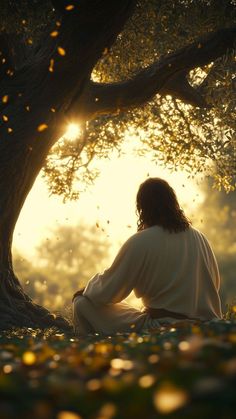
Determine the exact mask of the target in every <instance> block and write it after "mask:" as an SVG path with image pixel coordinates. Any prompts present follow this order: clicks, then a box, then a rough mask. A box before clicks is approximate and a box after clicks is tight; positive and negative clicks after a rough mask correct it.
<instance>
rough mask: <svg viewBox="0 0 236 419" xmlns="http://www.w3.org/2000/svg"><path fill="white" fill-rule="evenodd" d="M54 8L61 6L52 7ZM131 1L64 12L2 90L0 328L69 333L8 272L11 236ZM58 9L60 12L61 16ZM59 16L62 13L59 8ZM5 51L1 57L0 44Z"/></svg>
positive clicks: (101, 0) (103, 0)
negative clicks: (75, 102)
mask: <svg viewBox="0 0 236 419" xmlns="http://www.w3.org/2000/svg"><path fill="white" fill-rule="evenodd" d="M54 3H55V6H57V4H58V5H60V4H62V6H63V7H64V3H63V1H57V0H55V1H54ZM134 5H135V1H134V0H123V2H122V4H121V5H120V4H119V3H117V2H110V0H97V1H96V2H95V3H94V1H92V0H91V1H89V0H86V1H84V2H81V3H80V7H79V13H77V12H76V11H75V13H72V14H69V13H67V14H66V12H65V16H63V18H62V22H61V26H60V33H59V35H58V37H57V38H56V39H54V38H52V37H50V36H49V35H48V36H46V37H45V40H44V41H43V45H42V48H41V49H38V50H37V52H36V54H35V56H34V57H33V56H32V54H31V56H30V57H29V59H28V62H26V63H25V65H24V66H22V67H20V68H18V69H17V67H16V68H15V73H14V74H13V75H12V74H10V75H9V74H8V73H6V74H5V76H4V78H3V80H2V82H1V84H0V97H1V98H3V97H7V99H6V100H2V101H1V103H0V111H1V117H0V329H8V328H9V327H13V326H20V327H22V326H24V327H50V326H56V327H58V328H61V329H69V330H70V329H71V325H69V323H68V322H67V321H66V320H65V319H63V318H62V317H61V316H55V315H53V314H51V313H50V312H49V311H48V310H46V309H45V308H43V307H41V306H39V305H37V304H35V303H33V302H32V300H31V299H30V298H29V297H28V296H27V295H26V294H25V293H24V291H23V289H22V287H21V285H20V282H19V280H18V278H17V277H16V275H15V274H14V270H13V265H12V255H11V246H12V236H13V231H14V228H15V224H16V221H17V219H18V216H19V214H20V211H21V208H22V206H23V204H24V201H25V199H26V197H27V195H28V193H29V191H30V189H31V188H32V186H33V184H34V181H35V179H36V177H37V175H38V173H39V172H40V170H41V168H42V166H43V164H44V162H45V159H46V156H47V154H48V152H49V150H50V148H51V147H52V145H53V144H54V143H55V142H56V141H57V140H58V139H59V138H60V137H61V136H62V135H63V133H64V131H65V126H66V122H67V117H66V116H65V115H66V110H67V109H68V107H69V105H70V103H71V102H72V101H73V97H74V95H79V94H80V93H81V92H82V91H83V88H84V85H85V82H86V81H87V80H88V79H89V78H90V73H91V71H92V69H93V67H94V65H95V64H96V62H97V61H98V59H99V58H100V57H101V55H102V53H103V51H104V49H105V48H107V47H110V45H111V44H112V43H113V42H114V40H115V39H116V36H117V35H118V33H119V32H120V31H121V29H122V27H123V25H124V24H125V22H126V20H127V19H128V17H129V16H130V14H131V13H132V10H133V7H134ZM63 7H62V11H63V10H64V9H63ZM59 10H60V7H59ZM4 48H5V50H6V55H7V53H8V52H9V51H7V44H6V42H5V45H4Z"/></svg>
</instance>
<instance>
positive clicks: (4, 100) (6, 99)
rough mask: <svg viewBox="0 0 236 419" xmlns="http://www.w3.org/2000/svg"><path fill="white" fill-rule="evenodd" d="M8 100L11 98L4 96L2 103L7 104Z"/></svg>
mask: <svg viewBox="0 0 236 419" xmlns="http://www.w3.org/2000/svg"><path fill="white" fill-rule="evenodd" d="M8 99H9V96H8V95H4V96H3V97H2V102H3V103H7V102H8Z"/></svg>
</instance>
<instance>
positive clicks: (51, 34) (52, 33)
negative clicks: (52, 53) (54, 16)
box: [50, 31, 59, 38]
mask: <svg viewBox="0 0 236 419" xmlns="http://www.w3.org/2000/svg"><path fill="white" fill-rule="evenodd" d="M58 35H59V32H58V31H52V32H51V33H50V36H51V37H52V38H56V36H58Z"/></svg>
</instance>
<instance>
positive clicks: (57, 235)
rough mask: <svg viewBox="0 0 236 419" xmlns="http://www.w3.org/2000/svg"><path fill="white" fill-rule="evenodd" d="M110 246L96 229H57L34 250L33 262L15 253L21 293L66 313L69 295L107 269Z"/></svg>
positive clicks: (73, 227)
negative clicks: (21, 288) (22, 288)
mask: <svg viewBox="0 0 236 419" xmlns="http://www.w3.org/2000/svg"><path fill="white" fill-rule="evenodd" d="M109 249H110V244H109V241H108V239H107V238H106V236H105V234H104V233H103V232H102V230H101V229H99V228H98V226H91V225H86V224H84V223H83V222H80V223H79V224H78V225H76V226H72V225H70V226H65V225H62V226H59V227H57V228H56V229H54V230H52V231H51V233H50V234H49V235H48V237H47V239H46V240H44V241H43V242H42V243H41V244H40V245H39V246H38V248H37V254H36V257H35V259H33V261H29V260H27V259H25V258H24V257H23V256H22V255H20V254H19V253H18V252H16V254H15V258H14V267H15V271H16V272H17V274H18V275H19V277H20V278H22V283H23V286H24V288H25V291H26V292H27V293H28V294H29V295H30V296H31V297H32V298H33V299H34V300H35V301H36V302H37V303H38V304H42V305H45V306H46V307H47V308H49V309H50V310H54V311H55V310H60V311H64V310H67V308H68V307H71V300H72V296H73V293H74V292H75V291H77V290H78V288H81V287H84V286H85V285H86V283H87V281H88V280H89V279H90V278H91V277H92V276H93V275H95V274H96V273H97V272H100V271H102V270H104V269H105V268H106V267H107V263H108V260H109Z"/></svg>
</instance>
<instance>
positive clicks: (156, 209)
mask: <svg viewBox="0 0 236 419" xmlns="http://www.w3.org/2000/svg"><path fill="white" fill-rule="evenodd" d="M136 208H137V215H138V223H137V224H138V231H140V230H143V229H144V228H146V227H152V226H155V225H157V226H161V227H163V228H164V229H166V230H168V231H169V232H174V233H178V232H180V231H184V230H187V229H188V228H189V226H190V224H191V222H190V220H189V219H188V218H187V217H186V216H185V214H184V212H183V210H182V209H181V208H180V206H179V203H178V200H177V197H176V195H175V192H174V190H173V189H172V188H171V186H170V185H169V184H168V183H167V182H166V181H165V180H163V179H160V178H149V179H147V180H146V181H145V182H143V183H142V184H141V185H140V187H139V190H138V193H137V199H136Z"/></svg>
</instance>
